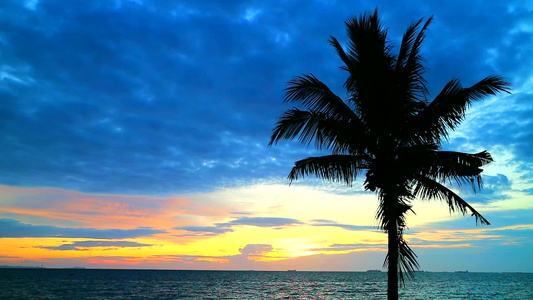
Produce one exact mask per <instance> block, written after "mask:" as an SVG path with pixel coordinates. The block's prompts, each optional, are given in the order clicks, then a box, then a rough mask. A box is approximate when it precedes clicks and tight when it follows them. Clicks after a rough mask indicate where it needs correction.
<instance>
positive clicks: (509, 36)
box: [0, 0, 533, 194]
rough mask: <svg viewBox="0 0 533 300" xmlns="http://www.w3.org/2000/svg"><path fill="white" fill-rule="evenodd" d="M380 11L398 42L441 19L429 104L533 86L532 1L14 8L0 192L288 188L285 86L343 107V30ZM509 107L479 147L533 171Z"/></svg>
mask: <svg viewBox="0 0 533 300" xmlns="http://www.w3.org/2000/svg"><path fill="white" fill-rule="evenodd" d="M32 3H33V4H32ZM376 6H379V9H380V12H381V14H382V16H383V19H384V22H385V24H386V26H387V27H389V28H390V31H389V33H390V38H391V39H397V38H399V37H400V36H401V34H402V33H403V31H404V30H405V28H406V26H407V25H408V24H409V23H410V22H411V21H412V20H414V19H418V18H420V17H428V16H430V15H432V14H433V15H435V21H434V23H433V24H432V25H431V27H430V31H429V32H428V37H427V39H426V42H425V45H424V48H423V52H424V54H425V57H426V62H427V66H428V73H427V79H428V86H429V87H430V90H431V92H432V94H433V95H435V94H436V92H437V91H438V90H439V89H440V87H442V86H443V85H444V84H445V82H446V81H447V80H449V79H451V78H453V77H459V78H461V79H463V82H464V84H465V85H471V84H473V83H474V82H476V81H477V80H479V79H481V78H483V77H484V76H486V75H490V74H501V75H503V76H506V77H507V79H508V80H510V81H511V82H512V83H513V86H514V87H522V86H524V85H525V84H526V83H527V80H529V78H530V75H531V70H533V58H532V57H531V55H529V54H528V53H529V52H528V49H531V47H533V39H532V35H531V28H530V25H528V24H529V21H528V20H529V19H528V17H529V16H530V14H529V13H530V11H528V9H529V10H531V7H528V6H527V4H524V2H515V4H503V2H502V3H499V4H490V5H487V4H486V3H484V2H468V4H466V2H465V1H447V2H446V3H439V2H431V3H426V2H424V5H421V4H420V3H416V2H409V4H405V3H402V4H399V3H396V2H393V1H390V2H389V1H382V2H379V1H378V2H377V3H371V4H361V3H358V2H357V3H356V2H350V3H349V4H347V3H345V2H341V1H314V2H309V1H279V2H278V1H274V2H265V1H244V0H243V1H156V2H146V3H143V2H135V1H51V0H50V1H44V0H43V1H37V2H31V1H26V2H21V1H18V0H17V1H15V0H12V1H7V2H6V3H5V4H3V7H2V8H0V55H1V57H2V61H1V63H0V98H1V99H2V105H1V107H0V117H1V119H2V122H1V123H0V134H1V136H2V138H3V140H2V143H0V153H2V157H1V158H0V170H1V171H0V183H2V184H7V185H17V186H53V187H59V188H66V189H76V190H83V191H91V192H111V193H144V194H157V193H172V192H177V191H179V192H183V191H197V190H201V189H202V190H206V189H214V188H216V187H218V186H220V185H221V184H222V183H225V184H226V185H227V184H228V183H233V182H237V181H248V180H257V179H261V178H270V177H273V178H277V179H278V180H284V178H285V176H286V174H287V172H288V171H289V170H290V166H291V165H292V164H293V162H294V161H295V160H297V159H300V158H302V157H306V156H309V155H310V154H312V153H314V152H311V151H307V150H305V148H303V147H300V146H295V144H294V143H282V144H280V145H279V146H276V147H273V148H268V147H267V143H268V139H269V135H270V132H271V129H272V128H273V126H274V123H275V121H276V118H277V117H278V116H279V115H280V114H281V113H282V112H283V110H284V109H286V108H288V107H289V106H288V105H285V104H282V103H281V100H282V94H283V91H282V89H283V88H284V87H285V83H286V82H287V81H288V80H289V79H291V77H292V76H295V75H300V74H302V73H313V74H315V75H316V76H317V77H318V78H320V79H322V80H323V81H324V82H325V83H327V84H328V85H330V86H331V88H332V89H333V90H334V91H339V93H340V95H341V96H344V94H342V92H341V91H342V89H341V88H342V83H343V82H344V76H345V74H344V73H343V71H341V70H339V69H338V66H340V60H339V59H338V58H337V57H336V54H335V51H334V50H333V49H332V48H331V47H330V46H329V45H328V43H327V39H328V37H329V36H330V35H334V36H336V37H337V38H338V39H339V40H341V41H344V40H345V34H344V24H343V21H344V20H345V19H346V18H347V17H349V16H352V15H359V14H360V13H362V12H364V11H368V10H373V9H374V8H375V7H376ZM317 20H320V21H317ZM326 20H327V21H326ZM528 26H529V27H528ZM510 99H511V101H512V102H513V103H515V104H516V106H517V108H516V111H519V112H520V113H519V114H514V115H513V118H510V117H509V116H506V115H502V116H499V117H500V118H497V119H492V118H491V119H490V120H486V122H481V123H479V125H477V126H479V129H480V131H479V132H477V133H475V134H473V135H472V136H471V137H470V141H469V142H476V143H484V142H485V141H486V139H488V140H489V141H490V143H491V144H498V143H503V142H506V141H509V139H511V142H512V143H511V144H510V145H511V147H512V151H514V152H515V153H517V155H521V156H522V157H525V155H527V154H529V153H530V152H531V149H533V147H532V146H533V145H531V143H532V142H531V141H532V140H533V139H531V138H530V137H531V134H532V130H531V123H530V122H528V121H527V122H526V120H529V119H530V118H531V116H532V114H533V112H532V111H531V104H530V103H531V99H533V98H532V96H531V91H529V93H527V91H524V90H522V93H521V94H520V95H517V96H516V97H513V98H510ZM524 106H527V107H528V109H523V108H524ZM503 124H507V125H508V126H503ZM509 126H511V127H509ZM509 128H512V129H513V130H514V137H512V138H511V137H507V136H506V135H505V134H503V132H506V131H508V130H509ZM489 129H490V130H492V131H493V132H492V133H491V134H486V132H487V130H489ZM529 157H531V156H529ZM524 159H525V160H526V158H524Z"/></svg>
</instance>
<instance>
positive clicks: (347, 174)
mask: <svg viewBox="0 0 533 300" xmlns="http://www.w3.org/2000/svg"><path fill="white" fill-rule="evenodd" d="M365 168H366V157H364V156H355V155H325V156H320V157H309V158H306V159H302V160H299V161H297V162H296V163H295V165H294V167H293V168H292V170H291V172H290V173H289V176H288V179H289V180H290V181H291V182H292V181H294V180H298V179H299V178H301V177H305V176H308V175H310V174H313V175H315V176H316V177H318V178H320V179H326V180H331V181H336V182H344V183H346V184H347V185H351V184H352V182H353V181H354V180H355V179H356V178H357V176H358V175H359V174H360V173H361V172H363V171H364V170H365Z"/></svg>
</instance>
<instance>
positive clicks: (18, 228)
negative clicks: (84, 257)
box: [0, 219, 166, 239]
mask: <svg viewBox="0 0 533 300" xmlns="http://www.w3.org/2000/svg"><path fill="white" fill-rule="evenodd" d="M0 227H1V228H2V230H1V231H0V237H17V238H18V237H65V238H67V237H68V238H94V239H125V238H136V237H146V236H152V235H155V234H158V233H166V231H164V230H160V229H154V228H149V227H138V228H135V229H94V228H66V227H57V226H38V225H30V224H24V223H21V222H19V221H17V220H10V219H0Z"/></svg>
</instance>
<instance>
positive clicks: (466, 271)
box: [455, 270, 468, 273]
mask: <svg viewBox="0 0 533 300" xmlns="http://www.w3.org/2000/svg"><path fill="white" fill-rule="evenodd" d="M455 273H468V270H465V271H455Z"/></svg>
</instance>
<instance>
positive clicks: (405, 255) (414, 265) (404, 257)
mask: <svg viewBox="0 0 533 300" xmlns="http://www.w3.org/2000/svg"><path fill="white" fill-rule="evenodd" d="M398 252H399V253H398V254H399V255H398V261H399V262H400V268H399V271H400V272H399V275H400V276H399V278H400V282H401V283H402V285H404V286H405V277H408V278H409V279H413V278H414V277H415V276H414V275H415V273H414V272H415V271H417V270H420V265H419V264H418V261H417V255H416V253H415V252H414V251H413V250H412V249H411V247H409V245H408V244H407V241H406V240H405V239H404V238H403V234H400V236H399V238H398Z"/></svg>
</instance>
